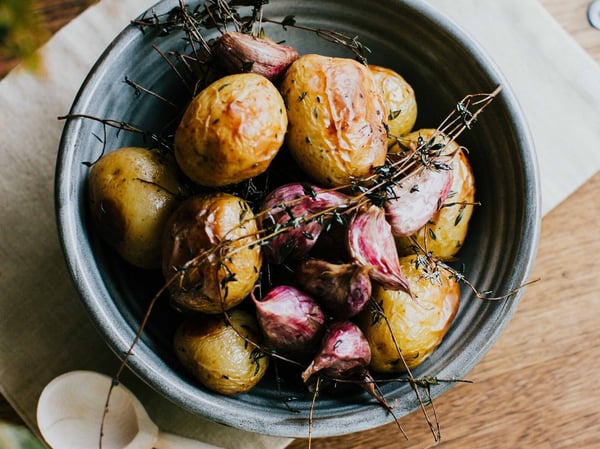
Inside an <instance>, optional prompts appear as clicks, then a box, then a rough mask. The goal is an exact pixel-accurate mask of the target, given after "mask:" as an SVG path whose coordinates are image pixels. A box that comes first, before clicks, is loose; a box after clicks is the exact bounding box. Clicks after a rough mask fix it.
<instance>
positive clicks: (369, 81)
mask: <svg viewBox="0 0 600 449" xmlns="http://www.w3.org/2000/svg"><path fill="white" fill-rule="evenodd" d="M280 90H281V92H282V95H283V97H284V98H285V100H286V106H287V111H288V120H289V126H288V134H287V137H286V139H287V144H288V147H289V149H290V152H291V154H292V156H293V157H294V159H295V160H296V162H297V163H298V165H300V167H301V168H302V169H303V170H304V171H305V172H306V173H307V174H308V175H309V176H311V177H312V178H313V179H314V180H315V181H317V182H318V183H319V184H321V185H322V186H326V187H333V186H342V185H346V184H348V183H349V182H350V180H351V178H352V177H355V178H364V177H366V176H368V175H369V174H370V172H371V169H372V168H373V167H375V166H379V165H382V164H383V163H384V162H385V156H386V153H387V132H386V128H385V126H386V123H387V110H386V107H385V104H384V102H383V99H382V94H381V89H380V88H379V87H378V86H377V85H376V83H375V80H374V79H373V76H372V74H371V72H370V71H369V70H368V69H367V68H366V67H365V66H364V65H362V64H360V63H359V62H357V61H354V60H351V59H346V58H332V57H326V56H321V55H315V54H309V55H304V56H302V57H300V58H299V59H297V60H296V61H294V63H293V64H292V65H291V66H290V68H289V69H288V71H287V72H286V75H285V77H284V79H283V81H282V84H281V87H280Z"/></svg>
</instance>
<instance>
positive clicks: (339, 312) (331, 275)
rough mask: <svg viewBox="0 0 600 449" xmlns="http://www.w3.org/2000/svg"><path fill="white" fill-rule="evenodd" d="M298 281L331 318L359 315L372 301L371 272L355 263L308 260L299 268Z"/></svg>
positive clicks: (297, 270) (346, 317)
mask: <svg viewBox="0 0 600 449" xmlns="http://www.w3.org/2000/svg"><path fill="white" fill-rule="evenodd" d="M296 278H297V280H298V283H299V285H300V286H301V288H302V289H303V290H304V291H306V292H307V293H309V294H311V295H313V296H314V297H315V298H317V300H318V301H319V303H320V304H321V305H322V306H323V307H324V308H325V309H326V311H327V312H328V313H329V315H331V316H332V317H334V318H337V319H340V320H342V319H348V318H350V317H352V316H354V315H356V314H357V313H358V312H360V311H361V310H362V309H363V308H364V306H365V305H366V304H367V302H368V301H369V299H370V298H371V279H370V277H369V269H368V268H366V267H362V266H358V265H356V264H333V263H330V262H326V261H324V260H318V259H309V260H306V261H303V262H302V263H301V264H300V265H299V266H298V268H297V269H296Z"/></svg>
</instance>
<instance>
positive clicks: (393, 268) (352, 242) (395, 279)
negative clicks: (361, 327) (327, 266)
mask: <svg viewBox="0 0 600 449" xmlns="http://www.w3.org/2000/svg"><path fill="white" fill-rule="evenodd" d="M347 244H348V250H349V252H350V257H351V258H352V260H354V262H356V263H357V264H358V265H360V266H363V267H367V268H368V269H369V275H370V276H371V279H373V280H374V281H376V282H378V283H379V284H381V285H382V286H383V287H384V288H386V289H388V290H404V291H406V292H409V286H408V281H407V280H406V277H405V276H404V274H402V270H401V269H400V262H399V260H398V252H397V250H396V241H395V239H394V236H393V235H392V229H391V226H390V225H389V223H388V222H387V220H386V219H385V213H384V211H383V209H381V208H379V207H377V206H370V207H369V208H367V209H362V210H361V211H359V212H358V213H357V214H356V215H355V216H354V218H353V219H352V221H351V222H350V224H349V226H348V234H347Z"/></svg>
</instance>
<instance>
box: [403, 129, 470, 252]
mask: <svg viewBox="0 0 600 449" xmlns="http://www.w3.org/2000/svg"><path fill="white" fill-rule="evenodd" d="M433 133H434V130H433V129H422V130H419V131H415V132H413V133H410V134H409V135H407V136H405V137H404V138H403V139H402V141H403V143H404V144H405V145H407V146H409V147H410V146H414V145H416V142H417V141H418V138H419V136H421V137H422V138H424V139H426V140H427V139H429V138H430V137H431V136H432V135H433ZM445 152H446V153H448V154H450V153H454V154H455V156H454V159H453V161H452V172H453V173H452V175H453V180H452V186H451V187H450V192H449V194H448V196H447V198H446V201H445V205H444V206H443V207H442V208H441V209H440V210H439V212H437V213H436V214H435V215H434V216H433V217H432V218H431V219H430V220H429V222H428V223H427V224H426V225H425V226H423V227H422V228H421V229H420V230H418V231H417V232H416V233H415V234H413V236H412V237H413V238H415V239H416V240H417V243H418V244H419V245H420V246H421V248H424V249H426V250H427V251H428V252H431V253H432V254H433V255H434V256H435V257H437V258H439V259H442V260H448V259H451V258H452V257H453V256H454V255H456V253H458V251H459V250H460V248H461V247H462V245H463V243H464V241H465V238H466V237H467V231H468V228H469V222H470V220H471V215H472V214H473V203H474V201H475V177H474V175H473V170H472V169H471V166H470V164H469V161H468V159H467V156H466V155H465V152H464V151H463V150H462V149H461V148H460V147H459V145H458V144H457V143H456V142H451V143H449V144H448V145H447V147H446V149H445ZM396 243H397V246H398V251H399V252H400V254H402V255H408V254H411V253H414V252H415V251H414V248H413V247H414V244H413V242H411V240H410V239H409V238H398V239H396Z"/></svg>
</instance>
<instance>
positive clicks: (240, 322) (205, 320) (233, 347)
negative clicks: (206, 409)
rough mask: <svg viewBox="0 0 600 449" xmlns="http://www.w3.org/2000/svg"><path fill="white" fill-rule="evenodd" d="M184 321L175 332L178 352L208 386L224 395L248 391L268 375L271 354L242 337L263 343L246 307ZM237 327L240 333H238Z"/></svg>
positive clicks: (255, 323)
mask: <svg viewBox="0 0 600 449" xmlns="http://www.w3.org/2000/svg"><path fill="white" fill-rule="evenodd" d="M229 315H230V318H231V322H232V324H233V327H232V326H231V325H229V324H228V323H227V322H226V321H225V318H224V317H223V316H217V315H213V316H205V317H202V318H200V319H188V320H187V321H184V322H183V323H182V324H181V325H180V326H179V327H178V329H177V331H176V332H175V337H174V346H175V353H176V355H177V357H178V358H179V360H180V361H181V363H182V365H183V366H184V368H185V369H186V370H188V371H189V372H190V373H191V374H192V375H193V376H194V378H195V379H197V380H198V381H199V382H200V383H201V384H202V385H204V386H205V387H206V388H208V389H210V390H213V391H215V392H217V393H220V394H224V395H231V394H236V393H245V392H247V391H249V390H250V389H252V387H254V386H255V385H256V384H257V383H258V382H259V381H260V380H261V379H262V377H263V376H264V374H265V372H266V371H267V368H268V366H269V357H268V356H267V355H266V354H264V353H260V352H258V351H257V350H256V348H255V346H254V345H252V344H251V343H248V342H247V341H245V340H244V338H242V337H240V336H239V335H238V333H237V332H239V333H240V334H241V335H243V336H244V337H246V338H248V339H249V340H250V341H252V342H254V343H257V344H260V340H259V336H260V334H259V330H258V323H257V322H256V318H255V317H254V316H252V315H250V314H249V313H247V312H244V311H242V310H232V311H230V312H229ZM236 330H237V332H236Z"/></svg>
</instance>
